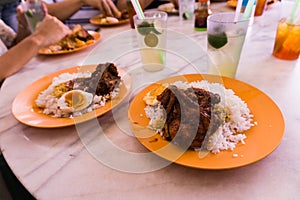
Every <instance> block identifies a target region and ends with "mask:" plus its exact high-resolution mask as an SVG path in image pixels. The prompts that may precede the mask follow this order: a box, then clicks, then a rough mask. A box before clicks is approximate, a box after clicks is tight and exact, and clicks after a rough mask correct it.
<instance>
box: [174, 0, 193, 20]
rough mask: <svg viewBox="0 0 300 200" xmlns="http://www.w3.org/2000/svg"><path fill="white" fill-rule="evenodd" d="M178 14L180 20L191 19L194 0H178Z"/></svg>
mask: <svg viewBox="0 0 300 200" xmlns="http://www.w3.org/2000/svg"><path fill="white" fill-rule="evenodd" d="M178 3H179V16H180V19H181V20H193V19H194V11H195V0H178Z"/></svg>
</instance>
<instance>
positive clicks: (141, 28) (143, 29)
mask: <svg viewBox="0 0 300 200" xmlns="http://www.w3.org/2000/svg"><path fill="white" fill-rule="evenodd" d="M137 30H138V32H139V33H140V34H141V35H148V34H149V33H150V32H151V31H152V30H153V24H149V23H148V22H146V21H144V22H142V23H141V24H138V25H137Z"/></svg>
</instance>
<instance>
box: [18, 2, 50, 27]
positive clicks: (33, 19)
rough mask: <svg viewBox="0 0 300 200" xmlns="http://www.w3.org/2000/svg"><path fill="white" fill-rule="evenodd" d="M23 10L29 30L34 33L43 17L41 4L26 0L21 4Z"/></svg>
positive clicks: (43, 12)
mask: <svg viewBox="0 0 300 200" xmlns="http://www.w3.org/2000/svg"><path fill="white" fill-rule="evenodd" d="M23 9H24V12H25V18H26V21H27V23H28V26H29V29H30V31H31V32H34V31H35V28H36V26H37V24H38V23H40V22H41V21H43V19H44V17H45V10H44V7H43V2H42V1H40V0H38V1H37V0H27V1H26V3H25V4H23Z"/></svg>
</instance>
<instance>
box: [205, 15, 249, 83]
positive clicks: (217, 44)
mask: <svg viewBox="0 0 300 200" xmlns="http://www.w3.org/2000/svg"><path fill="white" fill-rule="evenodd" d="M234 14H235V13H226V12H225V13H216V14H212V15H210V16H209V17H208V19H207V49H208V55H209V62H208V73H211V74H216V75H221V76H227V77H231V78H235V75H236V71H237V67H238V64H239V60H240V55H241V52H242V48H243V45H244V41H245V37H246V33H247V29H248V24H249V19H247V20H243V19H242V15H240V16H239V18H238V20H237V22H236V23H235V22H234Z"/></svg>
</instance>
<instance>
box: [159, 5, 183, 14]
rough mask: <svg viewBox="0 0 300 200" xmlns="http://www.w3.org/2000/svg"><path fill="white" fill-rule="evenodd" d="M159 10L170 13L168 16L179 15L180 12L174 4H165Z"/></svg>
mask: <svg viewBox="0 0 300 200" xmlns="http://www.w3.org/2000/svg"><path fill="white" fill-rule="evenodd" d="M157 9H158V10H160V11H163V12H166V13H168V15H179V10H178V9H176V8H175V5H174V4H173V3H165V4H162V5H160V6H158V7H157Z"/></svg>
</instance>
